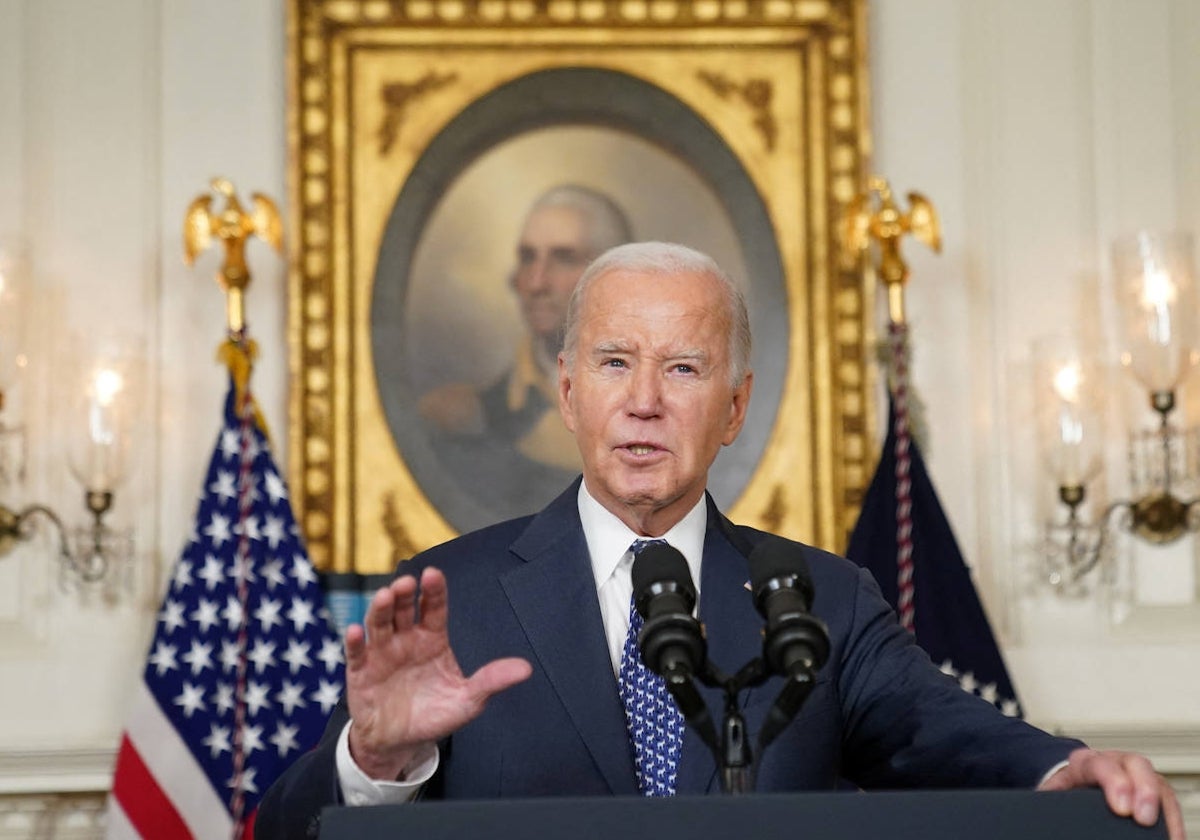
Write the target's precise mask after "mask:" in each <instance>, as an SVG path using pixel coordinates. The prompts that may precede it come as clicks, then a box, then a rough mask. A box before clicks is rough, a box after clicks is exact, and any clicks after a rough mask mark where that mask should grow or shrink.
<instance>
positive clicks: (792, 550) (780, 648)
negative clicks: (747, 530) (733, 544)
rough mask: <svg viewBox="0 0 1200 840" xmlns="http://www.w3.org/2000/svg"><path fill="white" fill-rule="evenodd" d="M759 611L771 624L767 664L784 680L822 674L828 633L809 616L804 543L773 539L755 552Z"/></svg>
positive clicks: (753, 585) (752, 559)
mask: <svg viewBox="0 0 1200 840" xmlns="http://www.w3.org/2000/svg"><path fill="white" fill-rule="evenodd" d="M749 560H750V585H751V590H752V592H753V594H754V606H755V607H756V608H757V609H758V611H759V613H761V614H762V616H763V618H765V619H766V620H767V626H766V629H765V630H764V633H763V659H764V660H765V661H766V663H767V667H768V668H769V669H770V670H771V671H773V672H774V673H776V674H779V675H780V676H784V677H791V676H797V675H799V674H802V673H805V672H808V673H810V674H811V672H813V671H816V670H818V669H819V668H820V667H821V666H822V665H824V664H825V662H826V661H827V660H828V659H829V631H828V629H827V628H826V627H825V622H823V621H821V620H820V619H819V618H817V617H816V616H814V615H812V613H810V612H809V609H810V608H811V606H812V600H813V585H812V579H811V578H810V577H809V574H808V564H807V563H806V562H805V560H804V549H803V548H802V547H801V546H800V544H799V543H795V542H792V541H791V540H785V539H783V538H782V537H776V536H774V535H768V536H767V537H766V538H765V539H764V540H762V542H760V543H758V544H757V545H756V546H754V548H753V550H751V552H750V557H749Z"/></svg>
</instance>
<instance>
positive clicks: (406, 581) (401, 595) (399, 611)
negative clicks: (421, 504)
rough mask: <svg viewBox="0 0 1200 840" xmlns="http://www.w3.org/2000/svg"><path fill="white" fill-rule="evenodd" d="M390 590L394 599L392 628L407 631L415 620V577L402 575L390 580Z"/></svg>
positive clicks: (399, 631) (402, 631)
mask: <svg viewBox="0 0 1200 840" xmlns="http://www.w3.org/2000/svg"><path fill="white" fill-rule="evenodd" d="M391 590H392V595H393V597H395V599H396V603H395V606H394V607H393V608H392V629H393V630H394V631H395V632H397V633H407V632H408V631H409V630H411V629H412V626H413V622H414V621H416V610H417V579H416V578H415V577H413V576H412V575H404V576H403V577H401V578H397V579H396V580H394V581H392V586H391Z"/></svg>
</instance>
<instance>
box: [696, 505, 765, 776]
mask: <svg viewBox="0 0 1200 840" xmlns="http://www.w3.org/2000/svg"><path fill="white" fill-rule="evenodd" d="M749 551H750V547H749V545H748V544H746V543H745V541H744V540H743V539H742V538H741V536H740V535H739V534H738V533H737V532H736V531H735V530H734V529H733V526H732V524H731V523H730V522H729V521H728V520H727V519H725V517H724V516H722V515H721V512H720V511H719V510H717V508H716V505H715V504H714V503H713V501H712V498H711V497H709V499H708V528H707V532H706V533H705V537H704V560H703V563H702V564H701V567H700V620H701V621H702V622H703V623H704V628H705V634H706V638H707V640H708V658H709V660H710V661H712V662H713V664H714V665H716V667H717V668H718V669H719V670H720V671H722V672H723V673H725V674H727V675H729V676H732V675H733V674H734V673H736V672H737V670H738V669H740V668H741V667H742V666H743V665H745V664H746V663H747V662H749V661H750V660H751V659H753V658H754V657H756V656H759V655H760V654H761V653H762V618H761V617H760V616H759V614H758V612H757V611H755V609H754V602H753V599H752V598H751V596H750V592H749V591H748V590H747V589H746V583H747V582H748V581H749V580H750V569H749V565H748V564H747V561H746V555H747V554H748V553H749ZM751 691H752V690H751ZM751 691H744V692H743V693H742V708H743V709H744V708H745V706H746V701H747V699H748V698H749V696H750V693H751ZM703 693H704V695H705V699H706V700H707V701H708V705H709V709H710V711H711V713H712V716H713V722H714V724H715V725H716V727H717V737H718V738H719V737H720V732H721V721H722V719H723V717H724V710H725V699H724V697H725V695H724V691H722V690H721V689H704V690H703ZM717 784H718V777H717V764H716V761H715V759H714V758H713V755H712V752H711V751H710V750H709V748H708V747H707V746H706V745H705V744H704V742H703V741H701V740H700V738H699V736H698V735H696V733H695V732H693V731H692V730H691V728H690V727H689V728H688V730H687V733H686V735H685V736H684V742H683V755H682V757H681V761H680V767H679V778H678V780H677V785H676V787H677V789H678V791H679V793H704V792H706V791H710V790H713V789H714V788H716V786H717Z"/></svg>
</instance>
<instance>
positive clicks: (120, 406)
mask: <svg viewBox="0 0 1200 840" xmlns="http://www.w3.org/2000/svg"><path fill="white" fill-rule="evenodd" d="M125 393H126V383H125V378H124V377H123V376H122V374H121V372H120V371H119V370H117V369H116V368H114V367H111V366H109V365H107V364H99V365H97V366H96V367H94V368H93V369H92V370H91V372H90V373H89V374H88V376H87V379H86V384H85V386H84V393H83V395H82V397H83V398H82V403H81V405H80V408H79V411H80V414H81V415H82V416H80V417H79V418H77V419H76V420H75V422H77V423H80V424H81V425H82V433H81V434H79V435H77V436H76V437H75V439H74V440H73V441H72V457H71V459H70V461H71V470H72V472H74V473H75V477H76V478H77V479H79V481H80V482H81V483H82V484H83V486H84V488H85V489H87V490H88V491H91V492H96V493H103V492H111V491H112V490H113V488H114V487H116V485H117V484H118V483H119V482H120V480H121V479H122V478H123V477H124V472H125V453H126V447H127V445H128V432H129V430H128V428H127V427H126V426H127V420H128V410H127V409H128V406H127V405H126V403H127V400H126V399H125Z"/></svg>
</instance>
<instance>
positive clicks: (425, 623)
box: [421, 566, 449, 633]
mask: <svg viewBox="0 0 1200 840" xmlns="http://www.w3.org/2000/svg"><path fill="white" fill-rule="evenodd" d="M448 616H449V596H448V595H447V589H446V576H445V575H444V574H442V572H441V570H440V569H435V568H434V567H432V566H430V567H429V568H427V569H426V570H425V571H424V572H423V573H422V574H421V626H422V627H424V628H426V629H427V630H432V631H433V632H435V633H444V632H446V619H447V617H448Z"/></svg>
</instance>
